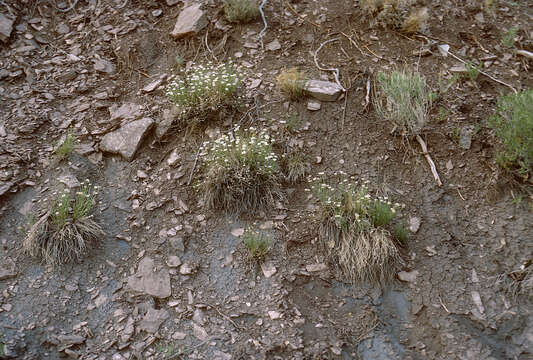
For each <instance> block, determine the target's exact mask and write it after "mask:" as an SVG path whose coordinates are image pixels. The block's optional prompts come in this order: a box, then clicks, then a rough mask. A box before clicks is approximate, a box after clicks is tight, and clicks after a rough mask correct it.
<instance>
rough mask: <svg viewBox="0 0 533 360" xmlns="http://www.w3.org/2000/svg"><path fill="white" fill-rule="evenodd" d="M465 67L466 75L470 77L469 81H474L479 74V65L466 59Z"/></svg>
mask: <svg viewBox="0 0 533 360" xmlns="http://www.w3.org/2000/svg"><path fill="white" fill-rule="evenodd" d="M465 67H466V75H467V76H468V78H469V79H470V81H476V80H477V78H478V76H479V70H480V66H479V65H476V64H474V63H473V62H471V61H467V62H466V64H465Z"/></svg>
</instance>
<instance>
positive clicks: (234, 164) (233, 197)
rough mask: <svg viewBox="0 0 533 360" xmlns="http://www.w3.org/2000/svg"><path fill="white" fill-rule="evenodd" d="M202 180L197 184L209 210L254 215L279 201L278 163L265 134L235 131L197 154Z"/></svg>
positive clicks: (209, 143) (260, 131) (270, 140)
mask: <svg viewBox="0 0 533 360" xmlns="http://www.w3.org/2000/svg"><path fill="white" fill-rule="evenodd" d="M200 156H201V158H202V162H203V167H204V170H205V177H204V179H203V181H201V182H200V183H199V184H198V187H199V189H200V190H201V191H202V192H203V193H204V196H205V200H206V204H207V205H208V206H209V207H211V208H219V209H224V210H226V211H228V212H233V213H240V212H243V211H255V210H258V209H260V208H262V207H265V206H268V205H272V204H274V202H275V201H276V200H280V199H282V198H283V195H282V192H281V190H280V188H281V187H280V177H281V171H280V165H279V159H278V156H277V155H276V153H275V152H274V149H273V140H272V139H271V137H270V136H269V134H268V133H267V132H266V131H265V130H258V129H256V128H254V127H250V128H249V129H247V130H242V129H240V128H236V129H235V131H233V132H230V133H229V134H225V135H222V136H221V137H219V138H218V139H216V140H214V141H211V142H206V143H204V144H203V145H202V148H201V150H200Z"/></svg>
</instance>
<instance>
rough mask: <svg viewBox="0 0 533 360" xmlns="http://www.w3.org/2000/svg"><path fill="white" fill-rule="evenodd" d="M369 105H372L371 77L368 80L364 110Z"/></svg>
mask: <svg viewBox="0 0 533 360" xmlns="http://www.w3.org/2000/svg"><path fill="white" fill-rule="evenodd" d="M368 104H370V75H369V76H368V79H367V80H366V96H365V106H364V107H363V108H366V107H367V106H368Z"/></svg>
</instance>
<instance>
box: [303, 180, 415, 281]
mask: <svg viewBox="0 0 533 360" xmlns="http://www.w3.org/2000/svg"><path fill="white" fill-rule="evenodd" d="M319 175H320V176H321V177H319V178H314V179H312V180H311V188H312V191H313V193H314V194H315V196H316V197H317V198H318V201H319V208H320V210H319V211H320V215H319V217H320V232H319V238H320V241H321V243H322V244H323V245H324V247H325V249H326V251H327V253H328V255H329V256H330V258H331V259H332V260H333V262H335V263H337V264H338V266H339V269H340V271H341V273H342V274H343V275H344V276H345V277H347V278H348V280H349V281H351V282H359V281H362V282H368V283H380V284H385V283H387V282H389V281H390V280H391V279H393V277H394V275H395V274H396V272H397V271H398V269H399V266H400V265H401V263H402V259H401V257H400V252H399V250H398V246H400V245H402V246H403V245H404V243H405V241H406V239H403V240H402V239H395V237H394V235H395V233H394V231H391V227H392V225H393V219H395V218H397V217H398V215H399V214H398V210H399V209H400V207H401V206H400V204H393V203H392V202H391V201H390V200H389V199H388V198H387V197H378V196H372V195H371V194H370V192H369V190H368V187H367V183H362V184H361V183H358V182H357V181H354V179H353V178H348V177H347V176H346V174H344V173H342V172H338V173H336V174H333V176H330V177H329V178H328V179H329V181H325V176H324V174H319ZM332 179H335V180H336V182H335V186H332V185H331V183H333V180H332Z"/></svg>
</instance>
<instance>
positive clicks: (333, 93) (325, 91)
mask: <svg viewBox="0 0 533 360" xmlns="http://www.w3.org/2000/svg"><path fill="white" fill-rule="evenodd" d="M305 93H306V94H307V95H309V96H312V97H314V98H315V99H318V100H320V101H337V99H338V98H339V96H340V95H341V93H342V87H340V86H339V85H338V84H336V83H334V82H331V81H323V80H307V81H306V83H305Z"/></svg>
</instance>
